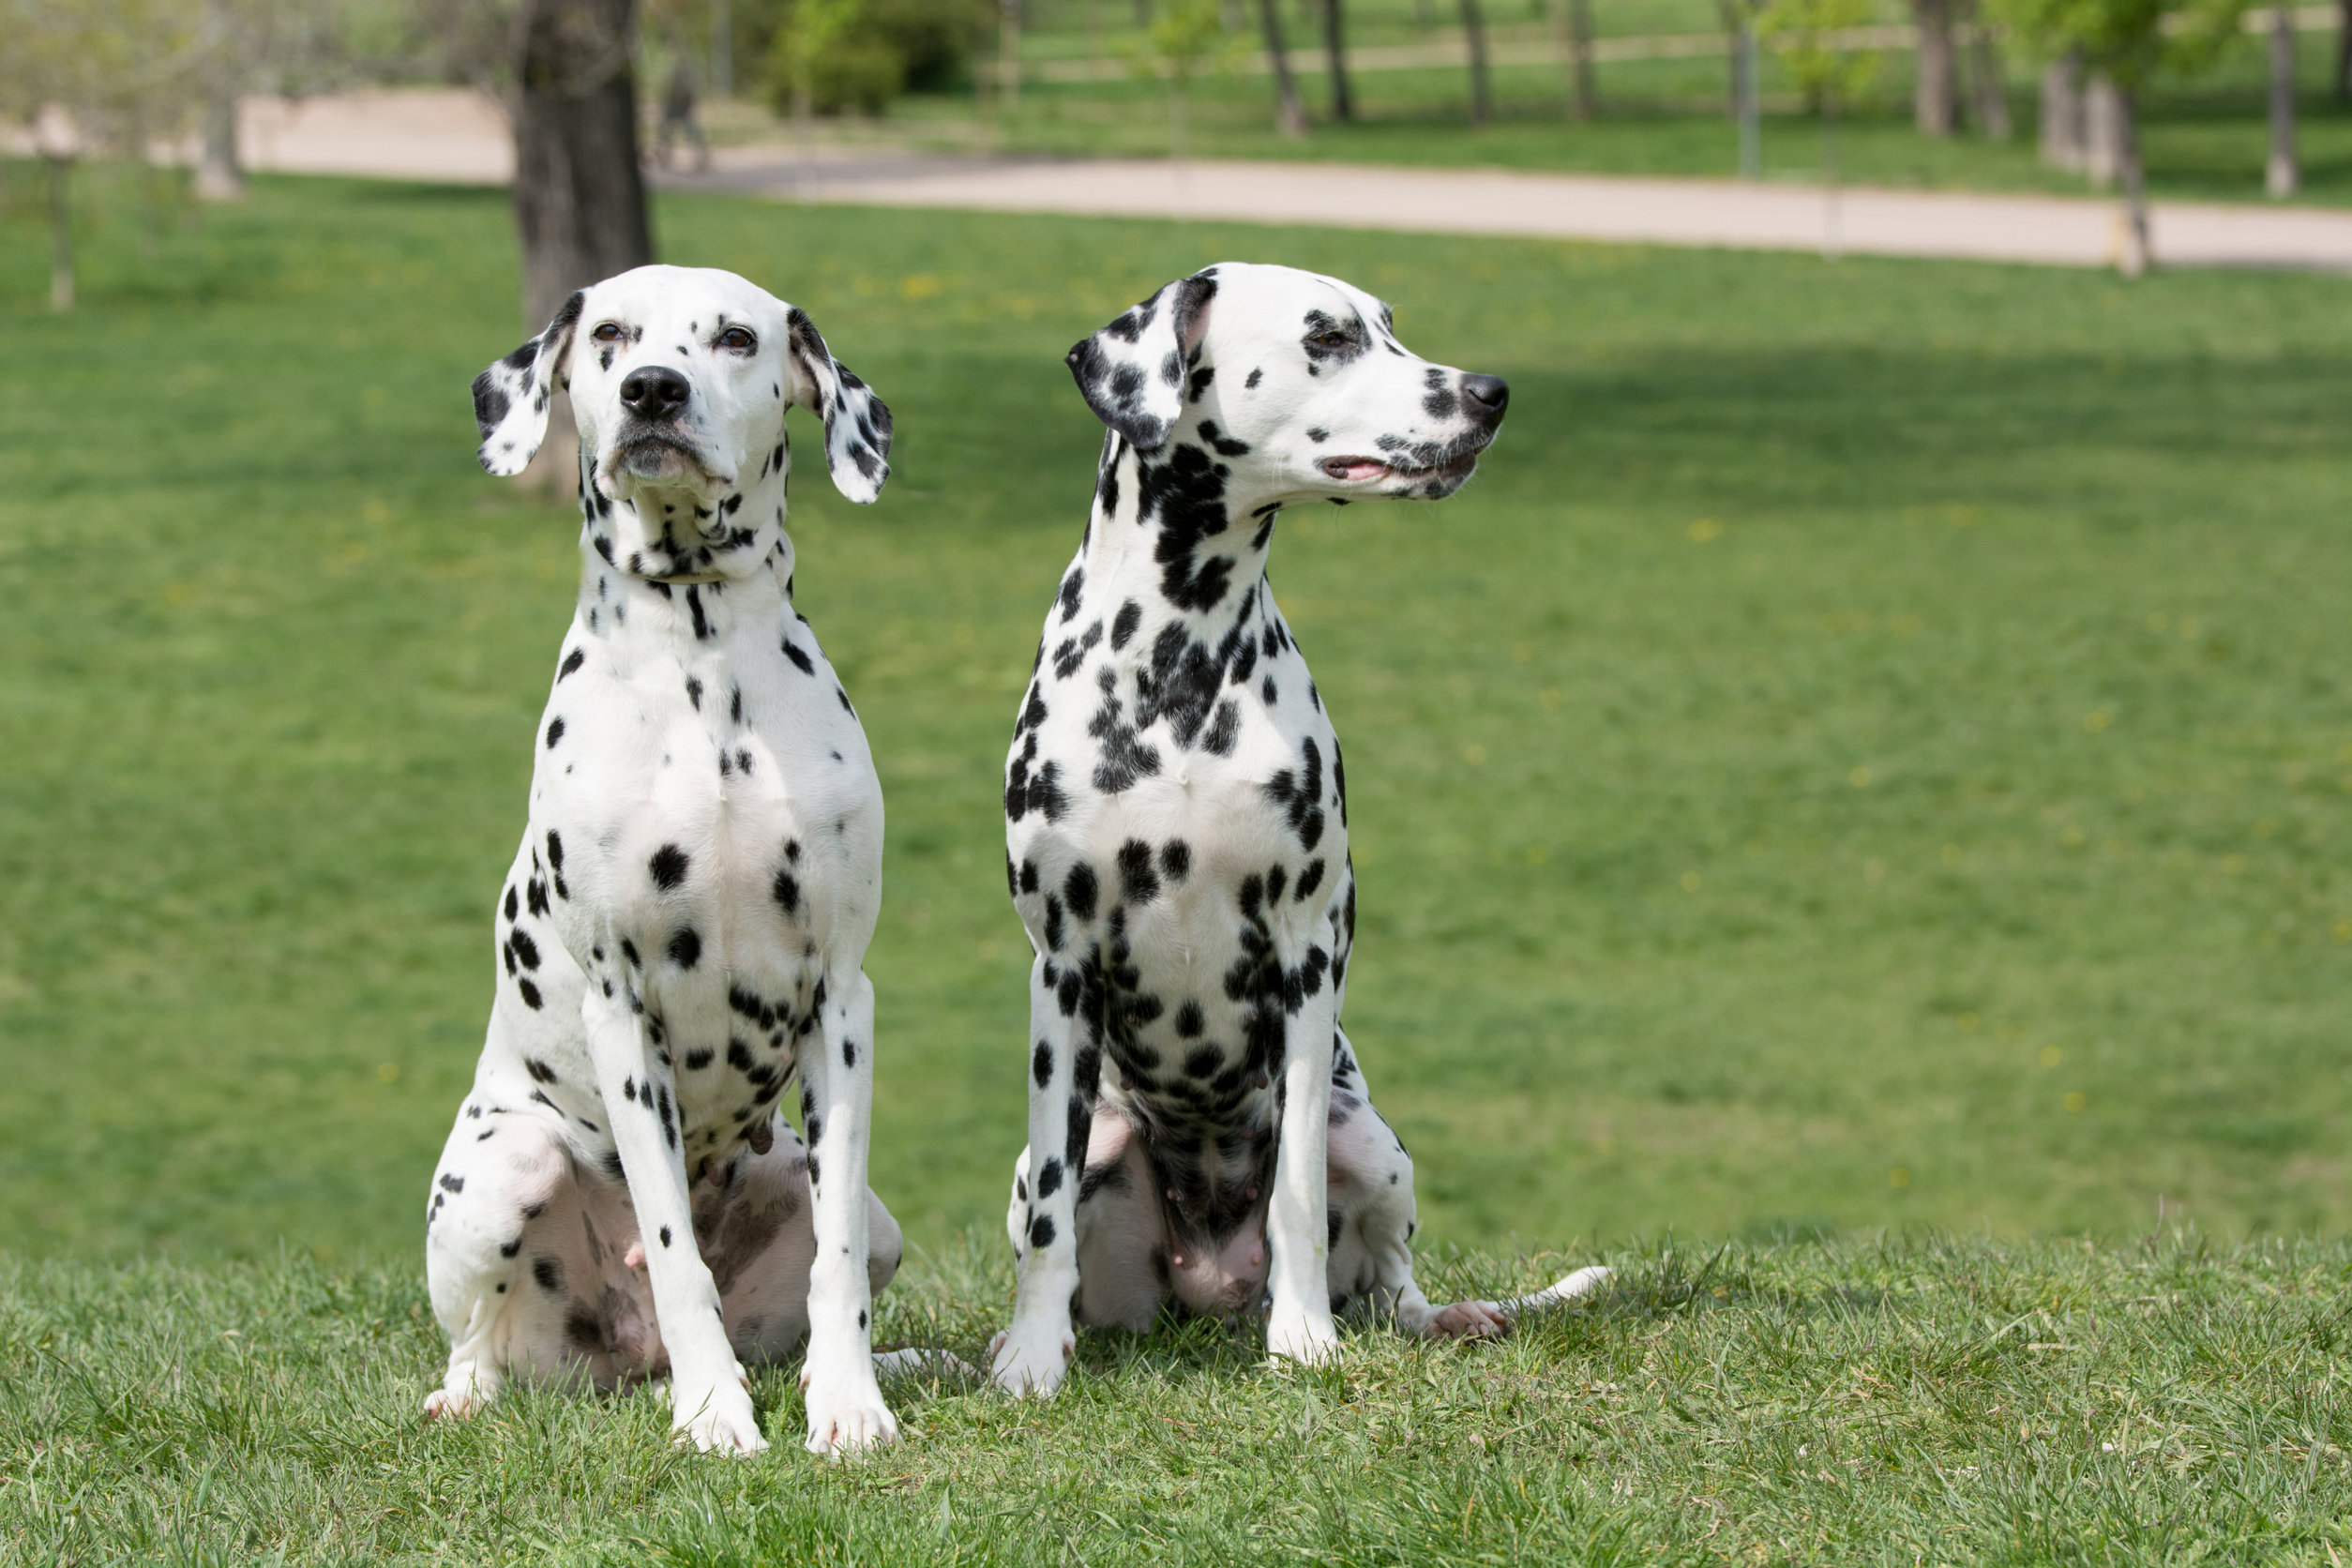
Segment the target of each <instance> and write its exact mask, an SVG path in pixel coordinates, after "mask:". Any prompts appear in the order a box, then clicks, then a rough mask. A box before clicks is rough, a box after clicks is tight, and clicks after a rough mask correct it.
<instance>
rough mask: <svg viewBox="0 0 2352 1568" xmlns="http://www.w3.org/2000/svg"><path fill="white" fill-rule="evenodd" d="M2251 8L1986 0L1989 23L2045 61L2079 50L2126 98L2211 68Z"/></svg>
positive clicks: (2146, 0) (2199, 0)
mask: <svg viewBox="0 0 2352 1568" xmlns="http://www.w3.org/2000/svg"><path fill="white" fill-rule="evenodd" d="M2252 3H2253V0H1985V8H1986V10H1987V12H1988V14H1990V15H1991V16H1992V17H1993V18H1994V20H1996V21H1997V22H1998V23H2000V24H2001V25H2003V26H2005V27H2007V28H2009V29H2010V31H2011V32H2012V33H2013V34H2014V35H2015V36H2016V38H2018V39H2019V40H2020V41H2022V42H2023V43H2025V44H2026V45H2027V47H2028V49H2029V50H2031V51H2034V52H2037V53H2041V54H2042V55H2043V56H2045V57H2046V56H2055V55H2059V54H2063V53H2067V52H2068V51H2069V50H2075V49H2079V50H2081V51H2082V53H2083V63H2084V65H2085V66H2086V67H2088V68H2089V69H2091V70H2092V71H2095V72H2099V73H2101V74H2103V75H2105V76H2107V77H2109V78H2110V79H2112V80H2113V81H2114V83H2116V85H2117V86H2118V87H2120V88H2122V89H2123V90H2124V91H2126V92H2135V91H2137V90H2139V89H2140V88H2142V87H2144V86H2146V85H2147V84H2148V82H2149V81H2150V80H2152V79H2153V78H2154V77H2155V76H2156V74H2157V73H2158V72H2159V71H2172V72H2177V73H2181V74H2187V73H2189V72H2193V71H2196V70H2199V69H2202V68H2205V67H2207V66H2209V64H2211V63H2212V61H2213V58H2214V57H2215V56H2216V55H2217V54H2219V53H2221V50H2222V48H2223V46H2224V44H2226V43H2228V42H2229V41H2230V40H2231V39H2232V38H2235V37H2236V36H2237V34H2238V23H2239V18H2241V17H2242V16H2244V15H2245V13H2246V11H2247V10H2248V9H2249V8H2250V7H2251V5H2252Z"/></svg>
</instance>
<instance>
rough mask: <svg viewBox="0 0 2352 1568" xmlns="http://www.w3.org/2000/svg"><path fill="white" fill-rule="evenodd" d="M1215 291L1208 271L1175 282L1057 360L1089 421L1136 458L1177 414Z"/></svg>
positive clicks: (1169, 428) (1161, 437)
mask: <svg viewBox="0 0 2352 1568" xmlns="http://www.w3.org/2000/svg"><path fill="white" fill-rule="evenodd" d="M1216 292H1217V279H1216V269H1215V268H1214V267H1211V268H1209V269H1208V270H1206V271H1204V272H1196V273H1194V274H1193V275H1192V276H1191V277H1190V278H1179V279H1176V281H1174V282H1173V283H1170V284H1168V286H1167V287H1166V288H1164V289H1162V290H1161V291H1160V292H1159V293H1157V294H1153V296H1152V297H1151V298H1149V299H1147V300H1145V301H1144V302H1143V303H1142V304H1140V305H1138V306H1135V307H1133V308H1132V309H1129V310H1128V311H1127V312H1126V313H1125V314H1124V315H1123V316H1121V317H1120V318H1119V319H1118V320H1117V321H1115V322H1112V323H1111V324H1109V325H1108V326H1107V327H1104V328H1103V329H1102V330H1101V331H1100V332H1097V333H1095V334H1094V336H1093V337H1092V338H1089V339H1086V340H1085V341H1083V342H1081V343H1079V344H1078V346H1077V347H1076V348H1074V349H1072V350H1071V351H1070V353H1069V355H1068V357H1067V359H1066V360H1065V361H1064V363H1066V364H1067V365H1068V366H1069V367H1070V373H1071V374H1072V375H1074V376H1076V377H1077V378H1078V392H1079V394H1080V395H1081V396H1083V397H1084V398H1085V399H1086V406H1087V407H1088V408H1091V409H1093V411H1094V417H1096V418H1097V419H1100V420H1101V421H1102V422H1103V423H1104V424H1106V425H1108V426H1109V427H1110V428H1111V429H1112V430H1117V431H1118V432H1119V433H1120V434H1121V435H1123V436H1125V437H1126V438H1127V440H1128V441H1129V442H1131V443H1133V444H1134V445H1135V446H1137V447H1138V449H1140V450H1142V451H1147V452H1148V451H1150V450H1151V449H1152V448H1153V447H1155V446H1157V445H1160V444H1161V443H1163V442H1165V441H1166V440H1167V439H1168V436H1169V435H1170V434H1171V433H1173V432H1174V430H1175V429H1176V420H1177V418H1178V417H1179V416H1180V415H1182V414H1183V413H1184V378H1185V376H1186V374H1187V373H1188V372H1189V371H1190V369H1191V367H1192V362H1193V361H1194V360H1195V359H1197V358H1199V355H1200V339H1201V335H1202V334H1203V333H1204V332H1205V331H1207V329H1208V325H1209V309H1208V308H1209V301H1210V300H1211V299H1213V298H1214V297H1215V296H1216Z"/></svg>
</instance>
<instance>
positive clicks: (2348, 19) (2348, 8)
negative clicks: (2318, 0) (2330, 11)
mask: <svg viewBox="0 0 2352 1568" xmlns="http://www.w3.org/2000/svg"><path fill="white" fill-rule="evenodd" d="M2336 17H2337V20H2336V101H2337V102H2338V103H2352V0H2336Z"/></svg>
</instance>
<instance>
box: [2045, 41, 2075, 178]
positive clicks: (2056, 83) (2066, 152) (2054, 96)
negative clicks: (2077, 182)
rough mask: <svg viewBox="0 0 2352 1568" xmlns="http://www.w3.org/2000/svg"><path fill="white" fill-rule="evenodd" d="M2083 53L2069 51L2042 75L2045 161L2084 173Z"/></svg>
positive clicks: (2058, 167) (2051, 166)
mask: <svg viewBox="0 0 2352 1568" xmlns="http://www.w3.org/2000/svg"><path fill="white" fill-rule="evenodd" d="M2084 152H2085V149H2084V145H2083V52H2082V51H2081V50H2079V49H2074V50H2069V51H2068V52H2067V53H2064V54H2061V55H2059V56H2058V58H2057V59H2055V60H2053V61H2051V62H2050V64H2049V65H2048V67H2047V68H2044V69H2043V72H2042V161H2043V163H2044V164H2046V165H2048V166H2049V167H2050V168H2052V169H2063V170H2065V171H2066V172H2067V173H2070V174H2079V173H2082V171H2083V161H2084Z"/></svg>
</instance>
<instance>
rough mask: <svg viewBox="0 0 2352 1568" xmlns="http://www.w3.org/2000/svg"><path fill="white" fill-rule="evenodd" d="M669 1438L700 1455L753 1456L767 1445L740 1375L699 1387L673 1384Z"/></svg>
mask: <svg viewBox="0 0 2352 1568" xmlns="http://www.w3.org/2000/svg"><path fill="white" fill-rule="evenodd" d="M670 1409H671V1415H672V1421H671V1437H672V1438H674V1439H675V1440H677V1441H678V1443H679V1444H680V1445H682V1446H683V1445H684V1444H686V1443H692V1444H693V1445H694V1446H695V1448H696V1449H697V1450H699V1451H700V1452H701V1453H704V1454H712V1453H717V1454H757V1453H760V1452H761V1450H763V1449H765V1448H766V1447H767V1446H768V1440H767V1439H765V1438H763V1437H761V1435H760V1417H759V1415H758V1413H757V1412H756V1411H754V1410H752V1408H751V1395H750V1392H749V1391H748V1390H747V1389H746V1387H745V1386H744V1382H743V1379H742V1374H741V1373H738V1374H737V1375H736V1376H735V1377H733V1378H729V1379H726V1380H723V1381H720V1382H716V1383H705V1384H701V1385H700V1386H695V1385H689V1384H686V1383H677V1384H673V1385H672V1386H671V1391H670Z"/></svg>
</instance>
